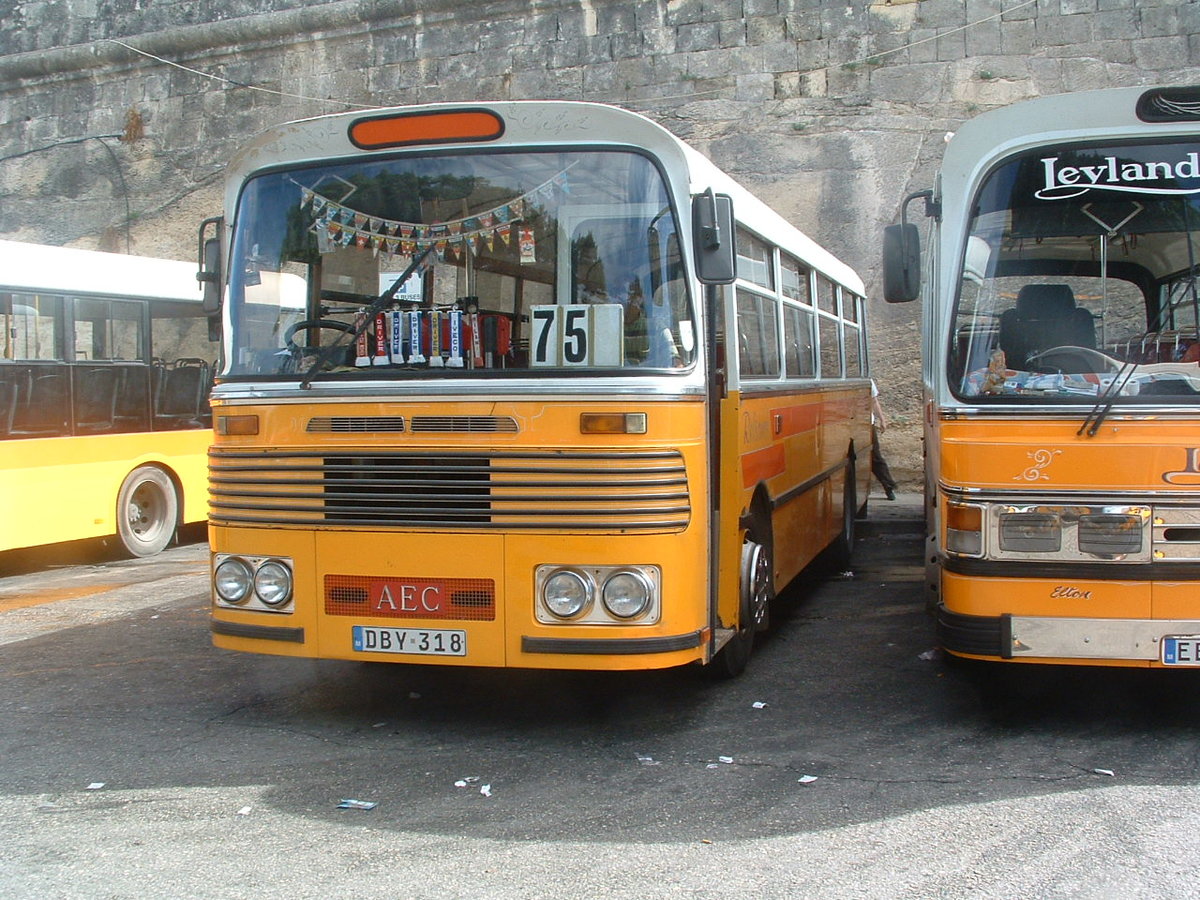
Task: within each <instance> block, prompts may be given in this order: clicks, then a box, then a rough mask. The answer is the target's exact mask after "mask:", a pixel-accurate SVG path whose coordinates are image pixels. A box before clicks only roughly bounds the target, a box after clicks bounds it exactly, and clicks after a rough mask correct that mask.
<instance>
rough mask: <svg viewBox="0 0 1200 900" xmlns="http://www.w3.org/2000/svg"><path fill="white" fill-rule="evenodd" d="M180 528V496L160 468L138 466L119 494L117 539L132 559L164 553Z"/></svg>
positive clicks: (173, 484)
mask: <svg viewBox="0 0 1200 900" xmlns="http://www.w3.org/2000/svg"><path fill="white" fill-rule="evenodd" d="M178 526H179V495H178V494H177V493H176V492H175V483H174V482H173V481H171V477H170V476H169V475H167V473H166V472H164V471H163V470H162V469H160V468H158V467H157V466H138V467H137V468H136V469H134V470H133V471H132V472H130V473H129V475H128V476H126V478H125V481H124V482H123V483H122V484H121V490H120V492H119V493H118V494H117V537H119V538H120V539H121V543H122V544H123V545H124V547H125V549H126V551H128V552H129V554H130V555H131V556H154V555H155V554H156V553H160V552H162V551H163V550H164V549H165V548H166V546H167V545H168V544H170V543H171V539H172V538H174V537H175V530H176V528H178Z"/></svg>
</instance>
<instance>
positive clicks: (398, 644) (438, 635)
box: [352, 625, 467, 656]
mask: <svg viewBox="0 0 1200 900" xmlns="http://www.w3.org/2000/svg"><path fill="white" fill-rule="evenodd" d="M352 629H353V636H354V650H355V652H356V653H402V654H413V655H416V656H466V655H467V633H466V632H465V631H460V630H458V629H453V628H380V627H377V626H374V625H354V626H352Z"/></svg>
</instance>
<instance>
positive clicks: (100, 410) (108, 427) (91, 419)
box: [75, 367, 120, 434]
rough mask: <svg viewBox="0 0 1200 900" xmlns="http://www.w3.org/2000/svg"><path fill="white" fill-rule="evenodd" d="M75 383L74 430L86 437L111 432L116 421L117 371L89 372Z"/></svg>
mask: <svg viewBox="0 0 1200 900" xmlns="http://www.w3.org/2000/svg"><path fill="white" fill-rule="evenodd" d="M78 374H80V375H82V376H83V377H81V378H76V379H75V429H76V431H79V432H85V433H89V434H96V433H102V432H107V431H112V430H113V425H114V422H115V421H116V409H117V388H118V375H119V374H120V373H119V372H118V370H117V369H116V368H111V367H110V368H99V367H97V368H94V369H92V368H89V369H88V370H86V371H80V372H79V373H78Z"/></svg>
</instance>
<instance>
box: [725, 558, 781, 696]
mask: <svg viewBox="0 0 1200 900" xmlns="http://www.w3.org/2000/svg"><path fill="white" fill-rule="evenodd" d="M739 592H740V605H739V609H738V628H737V632H736V633H735V634H734V636H733V637H731V638H730V639H729V641H728V642H727V643H726V644H725V646H724V647H722V648H721V652H720V653H718V654H717V656H716V658H715V659H714V660H713V662H712V665H713V667H714V673H715V674H716V675H717V676H718V677H720V678H734V677H736V676H738V675H741V674H742V672H744V671H745V669H746V664H747V663H748V662H749V661H750V654H751V652H752V651H753V650H754V633H755V632H756V631H765V630H766V628H767V622H768V618H767V617H768V614H769V610H770V606H771V595H772V590H771V553H770V551H769V550H768V549H767V548H766V547H764V546H763V545H762V544H759V543H756V542H755V541H753V540H751V539H750V538H747V539H746V541H745V543H743V544H742V568H741V577H740V580H739Z"/></svg>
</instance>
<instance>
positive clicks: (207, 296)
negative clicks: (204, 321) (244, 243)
mask: <svg viewBox="0 0 1200 900" xmlns="http://www.w3.org/2000/svg"><path fill="white" fill-rule="evenodd" d="M222 221H223V220H222V219H221V217H220V216H217V217H215V218H212V219H205V220H204V221H203V222H201V223H200V252H199V260H198V262H199V265H200V271H198V272H197V273H196V280H197V281H199V282H200V285H201V287H202V288H203V290H204V300H203V305H204V314H205V315H206V316H208V317H209V318H214V317H216V316H219V315H220V314H221V238H220V231H221V223H222ZM210 227H211V228H213V229H214V230H215V231H216V232H217V237H211V238H210V237H206V235H207V234H208V230H209V228H210Z"/></svg>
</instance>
